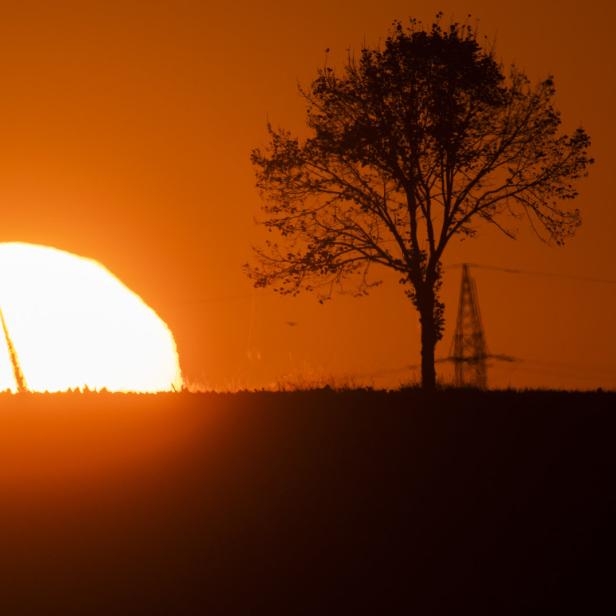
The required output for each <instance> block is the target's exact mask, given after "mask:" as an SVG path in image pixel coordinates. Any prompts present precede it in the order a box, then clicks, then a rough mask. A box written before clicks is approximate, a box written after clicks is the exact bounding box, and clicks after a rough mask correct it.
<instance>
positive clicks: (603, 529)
mask: <svg viewBox="0 0 616 616" xmlns="http://www.w3.org/2000/svg"><path fill="white" fill-rule="evenodd" d="M615 437H616V395H615V394H607V393H592V394H572V393H538V392H535V393H516V394H512V393H497V392H493V393H485V394H478V393H472V392H457V393H456V392H442V393H440V394H438V395H436V396H434V397H432V398H425V397H423V396H422V395H421V394H420V392H417V391H408V392H401V393H389V394H388V393H382V392H365V391H364V392H342V393H335V392H331V391H317V392H309V393H276V394H270V393H255V394H236V395H215V394H202V395H196V394H194V395H191V394H175V395H163V396H122V395H113V396H112V395H103V394H101V395H55V396H4V397H1V398H0V499H1V502H0V614H2V615H11V614H22V613H28V614H30V613H32V614H41V615H47V614H84V615H87V614H108V615H112V614H113V615H116V614H117V615H124V614H142V613H143V614H170V615H174V614H262V613H263V614H269V613H282V614H305V613H306V614H355V613H372V614H398V613H405V614H419V615H422V614H467V613H468V614H483V613H485V614H494V615H500V614H529V613H541V614H557V613H560V612H563V611H565V610H568V611H572V610H573V611H574V612H577V613H580V614H613V613H616V612H615V610H616V583H615V577H614V573H615V570H616V566H615V561H616V551H615V548H616V542H615V541H614V539H613V527H614V523H615V520H616V518H615V514H616V486H615V479H616V474H615V472H616V448H615V443H614V441H615Z"/></svg>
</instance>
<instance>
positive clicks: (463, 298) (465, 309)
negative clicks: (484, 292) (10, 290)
mask: <svg viewBox="0 0 616 616" xmlns="http://www.w3.org/2000/svg"><path fill="white" fill-rule="evenodd" d="M488 359H498V360H501V361H518V360H517V359H516V358H515V357H511V355H500V354H495V353H490V352H489V351H488V345H487V344H486V336H485V333H484V331H483V324H482V322H481V311H480V310H479V296H478V295H477V286H476V285H475V281H474V280H473V277H472V276H471V272H470V266H469V264H468V263H463V264H462V282H461V284H460V303H459V304H458V318H457V320H456V331H455V333H454V336H453V340H452V343H451V350H450V352H449V357H444V358H443V359H440V360H438V361H451V362H453V363H454V367H455V380H454V383H455V386H456V387H474V388H477V389H487V387H488V363H487V360H488Z"/></svg>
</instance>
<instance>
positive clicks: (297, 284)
mask: <svg viewBox="0 0 616 616" xmlns="http://www.w3.org/2000/svg"><path fill="white" fill-rule="evenodd" d="M441 22H442V16H441V15H440V14H439V15H437V18H436V21H435V23H433V24H432V25H431V27H429V28H424V27H423V26H422V24H421V23H420V22H418V21H416V20H411V21H410V24H409V25H408V26H405V25H403V24H402V23H400V22H394V24H393V28H392V30H391V32H390V35H389V36H388V38H387V39H386V40H385V43H384V46H383V47H382V48H374V49H371V48H368V47H364V48H363V49H362V50H361V53H360V56H359V58H355V57H352V56H350V57H349V59H348V61H347V63H346V66H345V67H344V70H343V71H342V72H341V73H338V72H336V71H335V70H334V69H333V68H331V67H328V66H325V67H323V68H321V69H319V70H318V71H317V76H316V79H315V80H314V81H313V82H312V84H311V85H310V87H309V88H307V89H305V90H301V94H302V96H303V97H304V99H305V100H306V103H307V117H306V120H307V125H308V128H309V130H310V136H309V137H308V138H306V139H300V138H299V137H296V136H294V135H292V134H291V133H290V132H289V131H287V130H284V129H274V128H272V126H268V130H269V145H268V146H267V148H265V149H264V150H263V149H256V150H254V151H253V153H252V162H253V165H254V166H255V169H256V176H257V186H258V189H259V190H260V192H261V195H262V197H263V205H262V211H263V213H264V214H265V217H264V218H263V220H262V221H261V224H263V225H264V226H265V228H266V229H268V230H269V231H272V232H275V233H276V234H277V236H278V238H277V239H273V240H270V241H267V242H266V243H265V245H264V246H263V247H261V248H257V249H256V250H255V255H256V256H255V261H256V262H255V263H254V264H253V265H247V266H245V267H246V271H247V272H248V274H249V276H250V277H251V278H252V279H253V281H254V284H255V286H257V287H266V286H271V287H273V288H274V290H275V291H278V292H280V293H284V294H291V295H296V294H297V293H299V292H300V291H302V290H307V291H312V292H315V293H316V294H317V295H318V297H319V299H320V300H321V301H323V300H324V299H328V298H330V297H331V295H332V292H333V291H335V290H338V291H344V290H345V289H346V288H347V286H346V285H348V284H350V285H351V288H352V289H353V291H354V293H356V294H357V295H363V294H366V293H368V292H369V290H370V289H371V288H372V287H374V286H375V285H376V284H379V281H378V279H374V278H372V277H371V274H372V270H373V268H374V266H380V267H385V268H388V269H390V270H393V271H394V272H395V273H396V274H397V275H398V277H399V282H400V284H401V285H402V288H403V291H404V293H405V294H406V296H407V297H408V298H409V299H410V301H411V302H412V303H413V305H414V307H415V309H416V310H417V311H418V313H419V319H420V324H421V370H422V372H421V382H422V386H423V387H424V388H425V389H429V390H431V389H434V388H435V387H436V383H437V381H436V371H435V362H434V359H435V347H436V344H437V342H438V341H439V340H440V339H441V337H442V333H443V326H444V305H443V303H442V301H441V299H440V298H439V290H440V287H441V282H442V264H441V262H442V257H443V254H444V252H445V249H446V247H447V246H448V244H449V242H450V241H451V240H452V239H453V238H465V237H472V236H474V235H475V234H476V231H477V224H478V223H479V222H480V221H485V222H487V223H489V224H492V225H494V226H495V227H496V228H497V229H499V230H500V231H502V232H503V233H504V234H505V235H506V236H508V237H514V236H515V234H516V229H515V228H512V227H511V226H510V223H509V222H508V220H511V219H512V218H513V219H522V218H524V219H526V220H527V221H528V223H529V224H530V225H531V227H532V228H533V229H534V230H535V232H536V233H537V234H538V235H539V237H540V238H541V239H543V240H545V241H550V242H552V243H555V244H557V245H560V244H562V243H563V242H564V241H565V240H566V239H567V238H569V237H571V236H572V235H573V234H574V233H575V231H576V229H577V228H578V226H579V224H580V213H579V211H578V210H577V209H572V208H568V207H566V205H565V203H566V202H567V201H570V200H572V199H574V198H575V197H576V196H577V194H578V193H577V189H576V182H577V180H579V179H580V178H582V177H584V176H585V175H586V173H587V169H588V166H589V165H590V164H591V163H592V162H593V161H592V159H591V158H590V156H589V154H588V149H589V147H590V138H589V136H588V134H587V133H586V132H585V131H584V129H582V128H578V129H577V130H574V131H573V132H572V133H571V134H566V133H564V132H562V131H561V118H560V114H559V112H558V111H557V110H556V108H555V107H554V104H553V98H554V95H555V86H554V81H553V79H552V78H551V77H547V78H546V79H544V80H542V81H540V82H539V83H537V84H536V85H533V84H531V83H530V81H529V79H528V78H527V77H526V75H525V74H524V73H523V72H522V71H520V70H519V69H517V68H516V67H512V68H511V69H510V71H509V72H508V73H505V71H504V69H503V66H502V64H500V63H499V62H498V61H497V60H496V59H495V57H494V54H493V52H492V51H491V50H487V49H484V48H483V47H482V46H481V44H480V43H479V41H478V40H477V32H476V30H475V29H473V27H471V26H469V25H465V24H459V23H452V24H451V25H450V26H449V27H444V26H443V25H442V23H441Z"/></svg>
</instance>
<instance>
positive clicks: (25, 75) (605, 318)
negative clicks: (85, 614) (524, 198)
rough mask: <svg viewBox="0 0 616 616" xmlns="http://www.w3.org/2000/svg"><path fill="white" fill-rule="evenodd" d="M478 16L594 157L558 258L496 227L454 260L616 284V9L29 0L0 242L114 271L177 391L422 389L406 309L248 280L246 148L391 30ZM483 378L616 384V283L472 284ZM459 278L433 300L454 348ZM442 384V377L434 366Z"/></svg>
mask: <svg viewBox="0 0 616 616" xmlns="http://www.w3.org/2000/svg"><path fill="white" fill-rule="evenodd" d="M439 9H440V10H442V11H443V12H444V13H445V16H446V18H448V17H453V18H456V19H459V20H460V19H462V20H463V19H464V18H465V15H466V14H467V13H472V14H473V16H476V17H478V18H479V20H480V21H479V24H480V29H481V30H482V31H483V32H484V33H485V34H486V35H487V36H488V39H489V40H490V41H492V40H495V41H496V52H497V55H498V56H499V58H500V59H502V60H503V61H504V62H505V63H506V64H509V63H511V62H515V63H516V64H518V65H520V66H521V67H522V68H523V69H525V70H526V71H527V73H528V74H529V76H531V78H533V79H538V78H540V77H543V76H545V75H546V74H549V73H552V74H554V75H555V79H556V87H557V92H558V97H557V102H558V105H559V107H560V110H561V111H562V113H563V118H564V119H565V127H566V128H571V127H573V126H576V125H578V124H580V123H581V124H582V125H583V126H584V127H585V128H586V129H587V130H588V132H589V133H590V134H591V136H592V138H593V149H592V153H593V155H594V156H595V158H596V159H597V164H596V165H595V166H594V167H593V169H592V170H591V174H590V177H589V179H588V180H586V181H585V182H584V183H583V184H582V185H581V187H580V190H581V195H580V197H579V198H578V200H577V203H576V205H577V206H578V207H580V209H581V210H582V213H583V226H582V228H581V230H580V232H579V233H578V235H577V237H576V238H575V239H574V240H573V241H572V242H570V243H569V244H568V246H567V247H566V248H564V249H558V248H554V247H548V246H545V245H543V244H541V243H540V242H539V241H538V240H537V239H536V238H535V237H534V236H532V234H531V233H529V232H526V231H523V232H522V233H521V234H520V238H519V240H518V241H516V242H512V241H510V240H507V239H506V238H504V237H503V236H501V235H499V234H498V233H497V232H496V231H495V230H493V229H482V230H481V234H480V238H479V239H477V240H472V241H466V242H464V243H462V244H459V243H458V244H455V245H453V246H452V247H451V249H450V250H449V254H448V256H447V262H448V263H457V262H460V261H469V262H479V263H486V264H490V265H497V266H504V267H512V268H519V269H523V270H533V271H544V272H553V273H556V274H563V275H576V276H590V277H595V278H602V279H616V273H615V271H614V262H615V259H614V243H613V233H614V231H613V229H614V226H615V224H616V213H615V212H616V210H615V209H614V207H613V205H612V203H611V200H612V195H613V193H614V190H613V189H614V186H613V184H614V173H613V167H614V163H615V162H616V161H614V154H613V144H614V142H615V141H616V135H615V128H614V121H613V115H612V114H613V107H614V102H615V101H614V98H615V97H614V90H615V86H614V82H613V79H612V78H611V72H610V71H611V67H612V66H613V65H614V61H615V60H616V57H615V56H616V54H615V53H614V51H615V47H614V42H613V41H614V37H613V34H612V32H611V29H612V24H613V19H614V17H616V9H614V8H613V7H612V6H611V5H610V6H609V7H608V8H606V9H603V11H597V10H596V9H595V8H592V9H591V7H588V8H587V9H586V10H585V11H582V10H581V9H580V4H579V3H578V2H573V1H566V2H559V3H550V2H530V1H529V0H522V1H521V2H519V3H516V4H508V5H499V4H497V3H494V2H488V1H487V0H484V1H468V2H453V1H446V0H444V1H440V2H438V3H436V2H431V1H428V2H424V3H422V4H421V5H416V6H413V5H410V4H409V3H408V2H401V1H388V0H385V1H384V2H379V3H373V2H353V3H351V2H342V3H336V5H335V6H332V5H331V3H328V2H324V1H319V2H313V3H309V4H306V3H300V2H287V3H284V4H281V3H278V2H272V1H271V0H266V1H265V2H262V3H259V4H258V5H256V4H255V3H251V2H245V1H242V0H240V2H238V3H235V4H234V5H232V6H229V7H226V6H222V5H221V6H206V5H205V4H204V3H202V2H196V1H194V2H170V1H164V2H158V3H150V2H131V3H128V4H127V3H123V2H122V3H121V2H107V1H106V2H97V1H93V2H89V3H87V4H83V3H78V2H65V3H62V4H61V5H49V4H48V3H44V2H26V3H19V5H12V6H11V7H8V8H5V10H4V12H3V20H2V23H1V24H0V68H1V71H2V75H3V89H4V93H5V95H4V96H3V97H2V100H0V123H1V129H2V135H3V146H4V147H3V148H2V150H1V151H0V161H1V165H0V202H1V203H2V211H3V219H2V223H3V224H2V226H1V227H0V229H1V231H0V241H24V242H32V243H40V244H45V245H52V246H57V247H58V248H61V249H63V250H68V251H71V252H74V253H77V254H83V255H88V256H89V257H91V258H94V259H97V260H99V261H100V262H102V263H105V265H106V266H107V267H109V269H110V270H111V271H112V272H113V273H114V274H115V275H117V276H118V277H119V278H120V279H121V280H122V281H124V282H125V283H126V284H127V286H128V287H129V288H131V289H132V290H134V291H135V292H136V293H138V294H139V295H140V296H141V297H142V298H143V299H144V301H145V302H146V303H147V304H149V305H150V306H152V307H153V308H154V309H155V310H156V312H157V313H158V314H159V315H160V316H161V318H162V319H163V320H164V321H165V322H166V323H167V324H168V325H169V327H170V328H171V330H172V331H173V333H174V335H175V338H176V341H177V344H178V351H179V354H180V358H181V361H182V371H183V374H184V375H185V378H186V381H187V382H189V383H193V384H195V385H199V386H205V387H215V388H228V387H232V388H234V387H262V386H269V385H271V384H276V383H279V382H281V381H285V380H287V381H288V380H294V379H296V380H297V379H304V380H308V381H310V380H311V379H314V380H317V381H318V380H321V381H322V380H323V379H328V378H333V379H336V380H338V382H340V381H344V380H346V379H352V380H353V381H354V382H355V383H357V384H360V383H373V384H375V385H377V386H389V385H396V384H398V383H400V382H401V381H405V380H406V381H408V380H409V379H412V378H413V377H417V374H416V373H415V374H414V373H413V372H412V371H409V370H407V371H403V370H400V369H401V368H402V367H404V366H406V365H409V364H415V363H417V362H418V360H419V335H418V333H419V330H418V325H417V317H416V313H415V311H414V309H413V308H412V306H411V305H410V304H409V303H408V300H406V299H405V298H404V296H403V295H402V293H401V291H400V289H399V287H398V286H397V285H396V284H387V285H383V287H381V288H380V289H377V290H376V291H375V292H374V293H373V294H372V295H371V297H369V298H366V299H361V300H359V299H353V298H350V297H336V298H335V299H334V300H333V301H332V302H330V303H328V304H326V305H323V306H321V305H319V304H318V303H317V302H316V301H315V299H314V298H313V297H311V296H308V295H306V296H302V297H300V298H297V299H287V298H281V297H279V296H277V295H275V294H274V293H272V292H271V291H258V292H257V291H253V290H252V289H251V286H250V282H249V281H248V280H247V278H246V277H245V276H244V274H243V273H242V271H241V269H240V268H241V265H242V264H243V263H245V262H246V261H248V260H249V259H250V245H251V244H252V243H255V242H257V241H258V239H259V237H260V236H261V231H260V230H259V229H258V228H257V227H256V226H255V225H254V221H253V218H254V216H255V215H256V213H257V208H258V204H259V197H258V195H257V193H256V190H255V188H254V174H253V170H252V168H251V166H250V162H249V153H250V150H251V149H252V148H253V147H255V146H258V145H262V144H264V142H265V140H266V133H265V125H266V122H267V121H268V119H269V120H270V121H271V122H272V123H273V124H275V125H282V126H287V127H289V128H291V129H294V130H302V126H303V112H304V108H303V102H302V100H301V98H300V97H299V96H298V95H297V83H298V82H300V83H307V82H309V81H310V79H311V78H312V77H313V76H314V74H315V69H316V67H317V66H320V65H322V63H323V62H324V61H325V49H326V48H330V49H331V53H330V54H329V60H328V61H329V62H331V63H333V64H340V63H341V62H342V61H344V58H345V57H346V54H347V49H354V50H358V49H359V48H360V46H361V44H362V42H363V41H364V40H365V41H366V42H367V43H368V44H376V43H377V42H378V40H379V38H383V37H384V36H385V35H386V32H387V28H388V26H389V25H390V23H391V21H392V20H393V19H396V18H399V19H406V18H407V17H408V16H410V15H411V14H412V15H414V16H416V17H419V18H421V19H423V20H424V21H425V22H429V21H430V20H431V19H432V18H433V16H434V14H435V13H436V11H437V10H439ZM473 273H474V276H475V278H476V280H477V284H478V290H479V298H480V302H481V310H482V315H483V320H484V325H485V329H486V335H487V340H488V345H489V347H490V350H491V351H493V352H495V353H504V354H509V355H512V356H516V357H519V358H523V359H525V360H526V361H524V362H519V363H515V364H506V365H495V366H494V367H493V368H492V369H491V372H490V384H491V385H492V386H501V387H502V386H508V385H513V386H517V387H523V386H543V387H566V388H576V387H582V388H587V387H588V388H591V387H599V386H602V387H612V388H613V387H616V324H615V323H614V321H613V319H612V318H611V316H612V315H613V314H614V312H615V311H616V293H615V290H616V285H614V284H609V283H593V282H582V281H576V280H573V279H568V278H559V277H552V278H548V277H532V276H514V275H507V274H504V273H497V272H492V271H488V270H485V271H483V270H476V271H474V272H473ZM459 275H460V272H459V270H452V271H449V272H448V273H447V276H446V280H445V286H444V290H443V296H444V300H445V302H446V304H447V308H448V310H447V318H448V323H447V330H446V333H445V338H444V340H443V342H442V343H441V344H440V345H439V347H438V348H437V355H446V354H447V352H448V350H449V344H450V340H451V333H452V329H453V326H454V321H455V309H456V303H457V292H458V285H459ZM444 370H445V369H444Z"/></svg>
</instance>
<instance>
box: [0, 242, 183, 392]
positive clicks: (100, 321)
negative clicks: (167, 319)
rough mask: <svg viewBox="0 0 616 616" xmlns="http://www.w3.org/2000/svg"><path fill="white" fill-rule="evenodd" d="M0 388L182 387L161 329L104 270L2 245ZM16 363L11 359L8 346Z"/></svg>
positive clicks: (44, 250)
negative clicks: (21, 383)
mask: <svg viewBox="0 0 616 616" xmlns="http://www.w3.org/2000/svg"><path fill="white" fill-rule="evenodd" d="M0 310H1V315H2V317H3V321H4V325H3V327H4V331H3V332H1V335H0V390H7V389H10V390H12V391H16V390H17V389H18V383H17V381H18V380H19V377H18V375H17V374H16V373H17V372H18V371H19V370H20V371H21V372H22V373H23V379H24V381H25V386H26V388H27V389H28V390H30V391H62V390H66V389H72V388H88V389H96V390H99V389H103V388H105V389H107V390H110V391H134V392H154V391H169V390H172V389H178V388H180V387H181V386H182V378H181V373H180V368H179V361H178V355H177V350H176V345H175V341H174V338H173V335H172V333H171V331H170V330H169V328H168V327H167V325H166V324H165V323H164V322H163V321H162V320H161V319H160V318H159V317H158V315H157V314H156V313H155V312H154V310H152V308H150V307H149V306H148V305H146V304H145V303H144V301H143V300H142V299H141V298H140V297H139V296H138V295H137V294H136V293H134V292H132V291H131V290H130V289H128V288H127V287H126V286H125V285H124V284H122V283H121V282H120V281H119V280H118V279H117V278H116V277H115V276H114V275H113V274H111V272H109V270H107V269H106V268H105V267H103V266H102V265H101V264H100V263H98V262H97V261H95V260H92V259H86V258H84V257H80V256H77V255H74V254H71V253H68V252H64V251H62V250H58V249H56V248H51V247H46V246H37V245H33V244H24V243H4V244H0ZM11 346H12V347H13V350H14V358H15V360H14V361H12V360H11V348H10V347H11Z"/></svg>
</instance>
